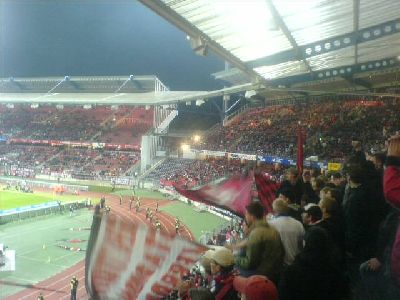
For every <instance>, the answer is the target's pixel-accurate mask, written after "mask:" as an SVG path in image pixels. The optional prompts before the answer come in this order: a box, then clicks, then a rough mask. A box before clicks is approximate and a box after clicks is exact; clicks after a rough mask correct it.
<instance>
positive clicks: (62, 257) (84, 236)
mask: <svg viewBox="0 0 400 300" xmlns="http://www.w3.org/2000/svg"><path fill="white" fill-rule="evenodd" d="M92 214H93V212H92V211H88V210H86V209H80V210H77V211H76V212H75V215H74V216H72V217H70V216H69V214H64V215H56V216H52V217H49V218H45V219H32V220H30V221H27V222H23V223H14V222H11V223H8V224H5V225H1V226H0V242H1V243H3V244H4V245H7V246H8V247H9V248H10V249H13V250H16V271H15V272H0V299H4V298H5V297H6V296H7V295H11V294H14V293H16V292H18V291H20V290H22V289H23V287H21V286H18V285H29V284H34V283H37V282H39V281H41V280H44V279H47V278H49V277H51V276H53V275H55V274H57V273H59V272H60V271H62V270H65V269H67V268H68V267H70V266H72V265H74V264H76V263H77V262H79V261H81V260H83V259H85V252H84V251H82V252H76V251H69V250H65V249H62V248H60V247H59V246H61V245H62V246H68V247H80V248H82V249H86V246H87V240H88V238H89V231H88V230H85V228H87V227H90V226H91V223H92ZM71 228H74V230H71ZM79 228H81V231H79V230H77V229H79ZM74 239H77V240H82V242H76V243H72V242H70V240H74ZM2 281H6V282H12V283H14V284H15V285H2V284H1V282H2Z"/></svg>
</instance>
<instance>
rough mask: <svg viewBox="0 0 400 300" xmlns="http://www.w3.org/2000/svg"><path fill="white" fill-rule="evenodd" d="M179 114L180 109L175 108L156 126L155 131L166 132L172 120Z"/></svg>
mask: <svg viewBox="0 0 400 300" xmlns="http://www.w3.org/2000/svg"><path fill="white" fill-rule="evenodd" d="M177 115H178V110H177V109H174V110H172V111H171V113H170V114H169V115H168V116H167V117H166V118H165V119H164V120H163V121H162V122H161V123H160V125H158V127H157V128H155V133H165V132H166V130H167V128H168V126H169V124H170V123H171V122H172V120H173V119H175V117H176V116H177Z"/></svg>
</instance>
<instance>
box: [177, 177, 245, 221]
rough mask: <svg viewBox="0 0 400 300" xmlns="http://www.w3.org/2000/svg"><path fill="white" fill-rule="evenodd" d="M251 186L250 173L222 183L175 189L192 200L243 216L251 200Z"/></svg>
mask: <svg viewBox="0 0 400 300" xmlns="http://www.w3.org/2000/svg"><path fill="white" fill-rule="evenodd" d="M252 186H253V176H252V174H250V175H248V176H241V175H237V176H233V177H231V178H229V179H228V180H226V181H225V182H223V183H219V184H216V185H211V184H209V185H206V186H203V187H202V188H200V189H199V190H185V189H181V188H179V187H175V189H176V190H177V191H178V192H179V193H180V194H182V195H183V196H185V197H187V198H189V199H191V200H193V201H197V202H203V203H207V204H209V205H212V206H216V207H220V208H223V209H226V210H229V211H231V212H233V213H235V214H238V215H241V216H244V213H245V212H246V206H247V205H248V204H249V203H250V201H251V190H252Z"/></svg>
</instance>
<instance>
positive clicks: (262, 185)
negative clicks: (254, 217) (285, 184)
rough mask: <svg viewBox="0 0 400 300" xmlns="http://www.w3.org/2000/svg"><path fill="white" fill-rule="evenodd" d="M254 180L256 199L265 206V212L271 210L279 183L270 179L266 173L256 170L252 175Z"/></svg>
mask: <svg viewBox="0 0 400 300" xmlns="http://www.w3.org/2000/svg"><path fill="white" fill-rule="evenodd" d="M254 180H255V183H256V186H257V191H258V199H259V200H260V202H261V203H262V205H263V206H264V208H265V212H266V213H267V214H268V213H271V212H272V202H274V200H275V199H276V192H277V191H278V189H279V187H280V184H279V183H278V182H276V181H274V180H272V178H271V176H270V175H269V174H268V173H264V172H257V173H256V174H255V175H254Z"/></svg>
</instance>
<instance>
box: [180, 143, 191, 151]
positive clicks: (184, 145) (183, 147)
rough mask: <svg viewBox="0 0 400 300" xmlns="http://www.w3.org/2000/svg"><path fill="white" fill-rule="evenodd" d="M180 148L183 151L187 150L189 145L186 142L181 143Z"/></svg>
mask: <svg viewBox="0 0 400 300" xmlns="http://www.w3.org/2000/svg"><path fill="white" fill-rule="evenodd" d="M181 149H182V150H183V151H187V150H189V149H190V146H189V145H188V144H182V145H181Z"/></svg>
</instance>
